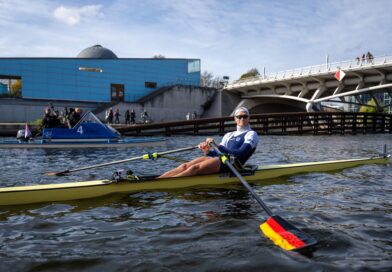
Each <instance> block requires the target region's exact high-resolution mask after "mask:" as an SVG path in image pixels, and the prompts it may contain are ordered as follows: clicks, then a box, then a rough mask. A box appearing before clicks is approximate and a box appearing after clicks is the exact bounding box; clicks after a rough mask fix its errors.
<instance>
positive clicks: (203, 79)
mask: <svg viewBox="0 0 392 272" xmlns="http://www.w3.org/2000/svg"><path fill="white" fill-rule="evenodd" d="M223 83H224V80H223V78H221V77H219V76H216V77H214V74H213V73H211V72H208V71H204V72H203V73H202V74H201V75H200V85H201V86H202V87H210V88H221V87H222V85H223Z"/></svg>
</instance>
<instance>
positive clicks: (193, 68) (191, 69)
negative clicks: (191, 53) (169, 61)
mask: <svg viewBox="0 0 392 272" xmlns="http://www.w3.org/2000/svg"><path fill="white" fill-rule="evenodd" d="M198 72H200V60H192V61H188V73H198Z"/></svg>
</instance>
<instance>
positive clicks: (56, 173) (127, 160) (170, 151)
mask: <svg viewBox="0 0 392 272" xmlns="http://www.w3.org/2000/svg"><path fill="white" fill-rule="evenodd" d="M196 148H198V147H197V146H191V147H184V148H179V149H174V150H169V151H165V152H161V153H152V154H150V153H149V154H146V155H143V156H138V157H134V158H129V159H124V160H119V161H112V162H107V163H101V164H96V165H91V166H86V167H81V168H75V169H68V170H65V171H61V172H54V173H47V175H51V176H53V175H56V176H58V175H63V174H68V173H73V172H78V171H83V170H88V169H93V168H99V167H104V166H109V165H114V164H119V163H124V162H130V161H136V160H142V159H151V158H155V159H156V158H158V157H159V155H166V154H171V153H177V152H184V151H189V150H192V149H196Z"/></svg>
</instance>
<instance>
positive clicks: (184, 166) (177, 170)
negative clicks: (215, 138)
mask: <svg viewBox="0 0 392 272" xmlns="http://www.w3.org/2000/svg"><path fill="white" fill-rule="evenodd" d="M208 159H210V157H200V158H196V159H194V160H192V161H190V162H186V163H183V164H181V165H180V166H178V167H176V168H174V169H172V170H170V171H168V172H166V173H164V174H162V175H161V176H159V177H158V178H169V177H173V176H175V175H177V174H179V173H181V172H184V171H185V170H187V169H188V168H189V167H191V166H192V165H195V164H198V163H201V162H203V161H205V160H208Z"/></svg>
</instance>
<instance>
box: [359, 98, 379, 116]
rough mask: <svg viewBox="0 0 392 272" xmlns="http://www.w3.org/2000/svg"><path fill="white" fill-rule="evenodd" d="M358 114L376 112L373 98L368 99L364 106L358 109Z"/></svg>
mask: <svg viewBox="0 0 392 272" xmlns="http://www.w3.org/2000/svg"><path fill="white" fill-rule="evenodd" d="M359 112H369V113H372V112H377V103H376V100H374V98H372V99H370V100H369V101H368V102H367V103H366V105H363V106H361V107H360V108H359Z"/></svg>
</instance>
